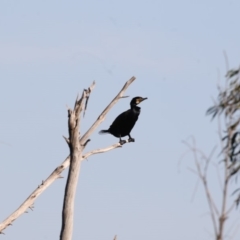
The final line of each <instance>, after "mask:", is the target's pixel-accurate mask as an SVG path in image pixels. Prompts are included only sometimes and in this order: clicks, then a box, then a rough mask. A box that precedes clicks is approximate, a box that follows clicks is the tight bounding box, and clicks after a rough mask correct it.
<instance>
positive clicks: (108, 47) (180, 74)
mask: <svg viewBox="0 0 240 240" xmlns="http://www.w3.org/2000/svg"><path fill="white" fill-rule="evenodd" d="M239 9H240V2H239V1H236V0H233V1H206V0H203V1H181V2H180V1H176V0H174V1H148V2H147V1H125V0H122V1H95V0H92V1H87V2H85V3H84V2H82V1H68V2H67V1H37V2H36V1H35V2H34V1H26V0H22V1H11V0H9V1H5V0H2V1H1V3H0V80H1V83H2V84H1V86H2V87H1V90H0V91H1V94H0V99H1V100H0V111H1V116H2V117H1V120H0V121H1V124H0V140H1V144H0V157H1V167H0V182H1V183H2V194H1V206H2V207H1V211H0V212H1V214H0V217H1V220H3V219H5V218H6V217H7V216H8V215H9V214H10V213H11V212H12V211H14V210H15V209H16V208H17V207H18V206H19V205H20V204H21V203H22V202H23V200H25V199H26V198H27V196H28V195H29V194H30V193H31V192H32V191H33V190H34V189H35V188H36V187H37V185H38V184H40V183H41V181H42V180H43V179H45V178H46V177H48V175H49V174H50V173H51V172H52V170H54V169H55V167H57V166H58V165H59V164H60V163H61V162H62V161H63V160H64V159H65V157H66V156H67V155H68V153H69V150H68V147H67V145H66V143H65V142H64V140H63V138H62V135H67V110H66V105H68V106H73V103H74V100H75V98H76V95H77V93H78V92H81V91H82V89H83V88H86V87H88V86H89V85H90V84H91V83H92V81H93V80H95V81H96V87H95V89H94V91H93V93H92V95H91V98H90V101H89V105H88V110H87V113H86V116H85V118H84V121H83V122H82V126H81V129H82V132H84V131H86V130H87V129H88V127H89V126H91V124H92V122H93V121H94V120H95V119H96V117H97V116H98V115H99V113H100V112H101V111H102V110H103V109H104V108H105V106H106V105H107V104H108V103H109V101H111V100H112V98H113V97H114V96H115V95H116V94H117V93H118V91H119V90H120V88H122V86H123V84H124V83H125V82H126V81H127V80H128V79H129V78H130V77H132V76H136V77H137V80H136V81H135V82H134V83H133V84H132V85H131V86H130V87H129V89H128V90H127V92H126V95H129V96H130V98H126V99H122V100H120V101H119V103H118V104H117V105H116V106H115V107H114V108H113V109H112V111H111V112H110V113H109V114H108V116H107V118H106V120H105V121H104V122H103V123H102V125H101V126H100V128H99V130H100V129H106V128H108V126H109V125H110V124H111V122H112V121H113V120H114V118H115V117H116V116H117V115H118V114H119V113H121V112H122V111H124V110H126V109H128V108H129V102H130V100H131V98H132V97H135V96H143V97H148V100H147V101H145V102H143V103H142V104H141V108H142V112H141V116H140V118H139V121H138V122H137V124H136V126H135V128H134V129H133V131H132V136H133V137H134V138H135V139H136V142H135V143H131V144H126V145H125V146H124V147H123V148H122V149H116V150H114V151H112V152H108V153H106V154H101V155H96V156H93V157H91V158H89V160H88V161H85V162H84V163H83V164H82V169H81V173H80V179H79V184H78V191H77V199H76V211H75V224H74V237H73V239H85V240H91V239H99V240H103V239H104V240H105V239H113V237H114V235H115V234H117V235H118V239H119V240H121V239H122V240H123V239H124V240H133V239H138V240H145V239H149V238H150V237H151V238H154V239H167V240H179V239H185V240H192V239H195V240H200V239H201V240H202V239H212V238H211V232H212V225H211V222H210V220H209V215H208V209H207V204H206V199H205V195H204V194H203V191H202V188H201V187H199V189H198V191H197V193H196V195H195V197H194V200H193V201H192V195H193V192H194V188H195V183H196V176H194V175H193V174H192V173H191V172H189V171H188V170H187V167H188V166H192V162H193V159H192V158H191V157H190V156H188V157H186V160H184V161H182V164H181V165H180V167H179V159H180V158H181V156H182V154H183V153H184V152H185V150H186V147H185V146H184V145H183V143H182V140H185V139H187V138H188V137H189V136H190V135H194V136H195V138H196V139H197V142H198V146H199V147H200V148H201V149H203V150H204V151H205V152H207V153H208V152H209V151H211V149H212V148H213V146H215V145H216V144H217V143H218V136H217V129H218V128H217V124H216V122H211V121H210V118H209V117H206V115H205V112H206V109H207V108H208V107H209V106H211V104H212V100H211V98H212V97H214V96H216V93H217V90H216V85H217V84H218V83H219V82H222V83H224V75H225V72H226V63H225V60H224V55H223V51H225V52H226V53H227V56H228V59H229V65H230V67H238V66H239V63H240V62H239V61H240V60H239V56H240V48H239V42H240V34H239V31H238V25H239V17H238V16H239ZM97 132H98V131H96V132H95V133H94V134H93V135H92V137H91V142H90V143H89V144H88V147H87V149H86V151H87V150H91V149H95V148H100V147H106V146H108V145H111V144H113V143H116V142H117V141H118V140H117V139H116V138H114V137H113V136H111V135H105V136H100V135H98V133H97ZM66 174H67V172H65V173H64V174H63V175H64V176H65V178H64V179H61V180H58V181H56V182H55V183H54V184H53V185H52V186H51V187H50V188H49V189H47V190H46V192H44V193H43V195H42V196H40V197H39V198H38V199H37V201H36V203H35V209H34V211H33V212H30V213H29V214H25V215H23V216H22V217H20V218H19V219H18V220H16V221H15V222H14V224H13V226H12V227H9V228H8V229H7V230H6V231H5V233H6V235H5V236H4V237H3V238H5V239H6V240H15V239H19V238H20V239H23V238H24V239H26V240H32V239H35V240H40V239H41V240H42V239H57V238H58V236H59V232H60V227H61V208H62V201H63V192H64V187H65V181H66ZM215 179H216V176H215V172H214V171H213V172H211V174H210V180H212V181H213V182H214V181H215ZM212 187H213V190H214V192H215V190H216V193H215V194H216V198H219V195H218V194H219V192H218V191H217V189H218V187H217V186H216V185H214V184H213V186H212ZM237 216H238V212H236V213H234V216H233V217H232V220H229V227H230V226H231V223H232V222H235V223H236V222H239V219H237ZM236 219H237V220H236ZM238 234H239V233H238ZM233 239H239V235H235V238H233Z"/></svg>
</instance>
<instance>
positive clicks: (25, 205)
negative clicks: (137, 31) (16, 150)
mask: <svg viewBox="0 0 240 240" xmlns="http://www.w3.org/2000/svg"><path fill="white" fill-rule="evenodd" d="M134 80H135V77H132V78H131V79H130V80H129V81H127V82H126V84H125V85H124V87H123V88H122V90H121V91H120V92H119V94H118V95H117V96H116V97H115V98H114V99H113V101H112V102H111V103H110V104H109V105H108V107H107V108H106V109H105V110H104V111H103V112H102V114H101V115H100V116H99V117H98V120H96V121H95V123H94V124H93V125H92V127H91V128H90V129H89V130H88V132H87V133H85V135H84V136H83V137H82V139H81V145H82V143H86V142H87V139H88V136H90V134H91V133H92V132H93V131H94V130H95V129H96V127H97V126H98V125H99V124H100V123H101V122H102V121H103V120H104V117H105V115H106V114H107V112H108V111H109V110H110V109H111V108H112V106H113V105H114V104H115V103H116V102H117V101H118V99H120V98H123V97H124V96H122V95H123V94H124V92H125V91H126V89H127V88H128V86H129V85H130V84H131V83H132V82H133V81H134ZM93 85H94V84H93ZM90 89H91V91H92V88H91V86H90ZM78 98H79V97H77V99H76V102H75V105H76V104H77V103H78V104H79V103H80V101H82V100H83V99H80V100H78ZM67 108H68V113H69V114H71V113H72V110H71V109H69V107H67ZM80 110H82V109H80V108H79V112H80ZM70 116H71V115H70ZM69 125H70V126H71V128H70V129H74V128H75V127H76V122H75V121H74V118H73V116H71V121H70V122H69ZM69 134H71V133H70V132H69ZM64 138H65V137H64ZM65 140H66V142H68V141H69V139H67V138H65ZM84 140H85V141H84ZM126 142H128V141H126ZM83 147H84V146H83ZM118 147H120V146H119V143H116V144H114V145H112V146H109V147H107V148H103V149H97V150H93V151H91V152H88V153H86V154H85V156H83V157H82V158H81V161H83V160H84V159H86V158H87V157H90V156H91V155H93V154H97V153H102V152H107V151H110V150H113V149H115V148H118ZM69 164H70V156H68V157H67V158H66V159H65V160H64V162H63V163H62V164H61V165H60V166H58V167H57V168H56V169H55V170H54V171H53V172H52V173H51V174H50V176H49V177H48V178H47V179H46V180H45V181H43V182H42V183H41V184H40V185H39V186H38V187H37V188H36V189H35V190H34V191H33V192H32V193H31V194H30V195H29V197H28V198H27V199H26V200H25V201H24V202H23V203H22V204H21V205H20V207H19V208H18V209H16V210H15V211H14V212H13V213H12V214H11V215H10V216H8V217H7V218H6V219H5V220H4V221H3V222H2V223H0V234H4V233H3V230H5V229H6V228H7V227H8V226H10V225H11V224H12V222H14V221H15V220H16V219H17V218H18V217H20V216H21V215H22V214H23V213H25V211H26V210H27V209H28V208H29V207H31V206H32V205H33V203H34V202H35V200H36V199H37V198H38V197H39V196H40V195H41V194H42V193H43V192H44V191H45V190H46V189H47V188H48V187H49V186H50V185H51V184H52V183H53V182H54V181H55V180H57V179H59V178H62V176H61V173H62V172H63V171H64V170H65V169H66V168H67V167H68V166H69Z"/></svg>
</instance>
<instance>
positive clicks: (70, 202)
mask: <svg viewBox="0 0 240 240" xmlns="http://www.w3.org/2000/svg"><path fill="white" fill-rule="evenodd" d="M94 85H95V83H93V84H92V86H91V87H90V88H89V89H88V90H84V91H83V93H82V97H81V99H80V100H78V98H77V100H76V102H75V107H74V109H73V110H71V109H69V110H68V130H69V139H66V138H65V139H66V141H67V143H68V145H69V148H70V168H69V172H68V178H67V184H66V188H65V194H64V202H63V211H62V228H61V234H60V239H61V240H71V239H72V231H73V216H74V200H75V194H76V189H77V183H78V176H79V172H80V165H81V158H82V151H83V148H84V146H83V145H80V141H79V140H80V134H79V125H80V119H81V118H80V113H81V111H82V110H83V108H84V107H83V104H84V100H85V98H87V96H89V94H90V92H91V90H92V88H93V87H94ZM85 104H86V103H85ZM85 108H86V107H85Z"/></svg>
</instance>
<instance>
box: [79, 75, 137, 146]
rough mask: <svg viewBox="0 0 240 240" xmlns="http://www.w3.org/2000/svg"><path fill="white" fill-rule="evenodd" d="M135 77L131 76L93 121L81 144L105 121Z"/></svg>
mask: <svg viewBox="0 0 240 240" xmlns="http://www.w3.org/2000/svg"><path fill="white" fill-rule="evenodd" d="M135 79H136V78H135V77H132V78H130V79H129V80H128V81H127V82H126V83H125V85H124V86H123V88H122V90H121V91H120V92H119V93H118V95H117V96H116V97H115V98H114V99H113V100H112V102H111V103H110V104H109V105H108V106H107V107H106V108H105V109H104V110H103V112H102V113H101V114H100V116H99V117H98V118H97V120H96V121H95V122H94V123H93V125H92V126H91V127H90V128H89V129H88V131H87V132H86V133H85V134H84V135H83V136H82V138H81V140H80V141H81V144H83V143H84V142H85V141H86V140H87V139H88V138H89V136H90V135H91V134H92V133H93V132H94V131H95V129H96V128H97V127H98V126H99V125H100V123H101V122H102V121H104V119H105V116H106V114H107V113H108V112H109V111H110V109H111V108H112V107H113V106H114V105H115V104H116V103H117V102H118V100H119V99H120V98H122V97H123V94H124V93H125V91H126V90H127V88H128V87H129V85H130V84H131V83H132V82H133V81H134V80H135Z"/></svg>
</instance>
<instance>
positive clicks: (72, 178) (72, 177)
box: [60, 77, 135, 240]
mask: <svg viewBox="0 0 240 240" xmlns="http://www.w3.org/2000/svg"><path fill="white" fill-rule="evenodd" d="M134 80H135V77H132V78H131V79H130V80H129V81H127V82H126V84H125V85H124V86H123V88H122V90H121V91H120V92H119V94H118V95H117V96H116V97H115V98H114V99H113V100H112V102H111V103H110V104H109V105H108V106H107V107H106V108H105V109H104V111H103V112H102V113H101V115H100V116H99V117H98V119H97V120H96V121H95V122H94V124H93V125H92V126H91V127H90V129H89V130H88V131H87V132H86V133H85V134H84V135H83V137H82V138H80V134H79V125H80V113H81V111H82V110H83V109H85V110H86V107H87V101H88V98H89V95H90V93H91V91H92V88H93V87H94V84H95V83H93V85H92V86H91V87H90V88H88V90H84V91H83V94H82V97H81V99H80V100H78V99H77V100H76V102H75V107H74V109H73V110H71V109H69V110H68V129H69V139H68V138H65V140H66V142H67V143H68V145H69V148H70V168H69V174H68V179H67V184H66V188H65V195H64V203H63V211H62V228H61V233H60V240H71V239H72V232H73V216H74V199H75V194H76V188H77V182H78V176H79V172H80V165H81V159H82V151H83V149H84V147H85V146H86V144H87V143H88V142H89V141H90V139H88V137H89V136H90V135H91V134H92V132H93V131H94V130H95V129H96V128H97V127H98V126H99V124H100V123H101V122H102V121H103V120H104V118H105V116H106V114H107V113H108V111H109V110H110V109H111V108H112V107H113V105H114V104H115V103H116V102H117V101H118V100H119V99H120V98H123V94H124V92H125V90H126V89H127V87H128V86H129V85H130V84H131V83H132V82H133V81H134ZM85 99H86V101H85ZM84 101H85V107H84V106H83V105H84Z"/></svg>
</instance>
